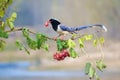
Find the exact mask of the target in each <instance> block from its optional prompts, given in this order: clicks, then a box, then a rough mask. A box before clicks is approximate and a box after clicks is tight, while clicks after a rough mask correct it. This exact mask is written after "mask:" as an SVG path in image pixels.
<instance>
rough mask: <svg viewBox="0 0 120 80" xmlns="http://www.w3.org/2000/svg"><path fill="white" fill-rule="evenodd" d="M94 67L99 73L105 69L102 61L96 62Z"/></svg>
mask: <svg viewBox="0 0 120 80" xmlns="http://www.w3.org/2000/svg"><path fill="white" fill-rule="evenodd" d="M96 66H97V68H98V69H99V70H100V71H102V70H103V69H104V68H106V65H105V64H104V63H103V61H102V60H99V61H97V62H96Z"/></svg>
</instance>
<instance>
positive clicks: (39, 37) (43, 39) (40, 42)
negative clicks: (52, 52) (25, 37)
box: [36, 33, 47, 49]
mask: <svg viewBox="0 0 120 80" xmlns="http://www.w3.org/2000/svg"><path fill="white" fill-rule="evenodd" d="M36 39H37V48H38V49H40V48H41V47H42V45H44V44H45V42H46V41H47V38H46V36H45V35H43V34H40V33H37V34H36Z"/></svg>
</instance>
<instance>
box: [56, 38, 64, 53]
mask: <svg viewBox="0 0 120 80" xmlns="http://www.w3.org/2000/svg"><path fill="white" fill-rule="evenodd" d="M56 42H57V50H58V51H61V50H62V49H63V46H62V41H61V40H60V39H57V41H56Z"/></svg>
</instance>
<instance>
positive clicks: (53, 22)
mask: <svg viewBox="0 0 120 80" xmlns="http://www.w3.org/2000/svg"><path fill="white" fill-rule="evenodd" d="M49 21H50V23H51V25H52V27H53V29H54V30H55V31H56V30H57V28H58V25H59V24H61V23H60V22H59V21H57V20H55V19H50V20H49Z"/></svg>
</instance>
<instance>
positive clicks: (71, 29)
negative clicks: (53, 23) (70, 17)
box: [60, 25, 76, 32]
mask: <svg viewBox="0 0 120 80" xmlns="http://www.w3.org/2000/svg"><path fill="white" fill-rule="evenodd" d="M60 28H61V30H63V31H68V32H74V31H76V28H70V27H67V26H63V25H60Z"/></svg>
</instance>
